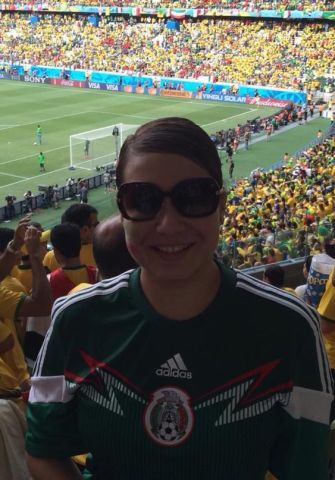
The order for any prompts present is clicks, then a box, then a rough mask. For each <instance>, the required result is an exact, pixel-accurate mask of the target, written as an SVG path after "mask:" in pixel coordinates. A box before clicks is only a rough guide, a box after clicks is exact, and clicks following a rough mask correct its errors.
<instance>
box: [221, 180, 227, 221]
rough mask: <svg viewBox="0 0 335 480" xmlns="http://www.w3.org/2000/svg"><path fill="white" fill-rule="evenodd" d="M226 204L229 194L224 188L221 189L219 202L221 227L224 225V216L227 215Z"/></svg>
mask: <svg viewBox="0 0 335 480" xmlns="http://www.w3.org/2000/svg"><path fill="white" fill-rule="evenodd" d="M226 203H227V192H226V190H225V189H224V188H221V190H220V201H219V215H220V225H221V224H222V223H223V220H224V216H225V213H226Z"/></svg>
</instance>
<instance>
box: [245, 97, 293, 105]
mask: <svg viewBox="0 0 335 480" xmlns="http://www.w3.org/2000/svg"><path fill="white" fill-rule="evenodd" d="M246 103H248V104H249V105H266V106H267V107H285V106H286V105H287V104H288V103H290V101H289V100H278V99H276V98H263V97H257V98H256V97H246Z"/></svg>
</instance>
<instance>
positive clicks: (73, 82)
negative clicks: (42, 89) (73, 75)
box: [46, 78, 85, 88]
mask: <svg viewBox="0 0 335 480" xmlns="http://www.w3.org/2000/svg"><path fill="white" fill-rule="evenodd" d="M48 80H49V81H48V82H46V83H51V84H52V85H61V86H63V87H79V88H82V87H84V86H85V82H80V81H78V80H65V79H64V78H50V79H48Z"/></svg>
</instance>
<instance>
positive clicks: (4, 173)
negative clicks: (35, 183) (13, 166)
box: [0, 172, 28, 180]
mask: <svg viewBox="0 0 335 480" xmlns="http://www.w3.org/2000/svg"><path fill="white" fill-rule="evenodd" d="M0 175H7V177H16V178H23V179H24V180H26V179H27V178H28V177H22V176H21V175H14V174H13V173H7V172H0Z"/></svg>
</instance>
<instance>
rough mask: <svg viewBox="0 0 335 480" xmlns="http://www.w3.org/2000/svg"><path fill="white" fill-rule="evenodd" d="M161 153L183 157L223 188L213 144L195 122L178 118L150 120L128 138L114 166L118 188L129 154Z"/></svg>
mask: <svg viewBox="0 0 335 480" xmlns="http://www.w3.org/2000/svg"><path fill="white" fill-rule="evenodd" d="M160 152H161V153H172V154H178V155H182V156H183V157H185V158H188V159H190V160H192V161H193V162H194V163H197V164H198V165H201V166H202V167H204V168H205V169H206V170H207V172H208V173H209V174H210V175H211V176H212V177H213V178H214V179H215V180H216V181H217V182H218V184H219V186H220V187H222V185H223V178H222V170H221V161H220V157H219V154H218V151H217V149H216V147H215V144H214V142H213V141H212V140H211V139H210V137H209V136H208V134H207V133H206V132H205V131H204V130H203V129H202V128H201V127H199V126H198V125H197V124H196V123H194V122H192V121H191V120H188V119H187V118H180V117H167V118H159V119H157V120H153V121H151V122H148V123H146V124H144V125H142V126H141V127H139V128H138V130H137V131H136V132H135V134H134V135H129V136H128V138H127V139H126V141H125V142H124V144H123V145H122V147H121V151H120V155H119V159H118V163H117V167H116V185H117V187H120V186H121V185H122V183H123V171H124V168H125V164H126V162H127V160H128V158H129V156H130V155H132V154H136V153H160Z"/></svg>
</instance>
